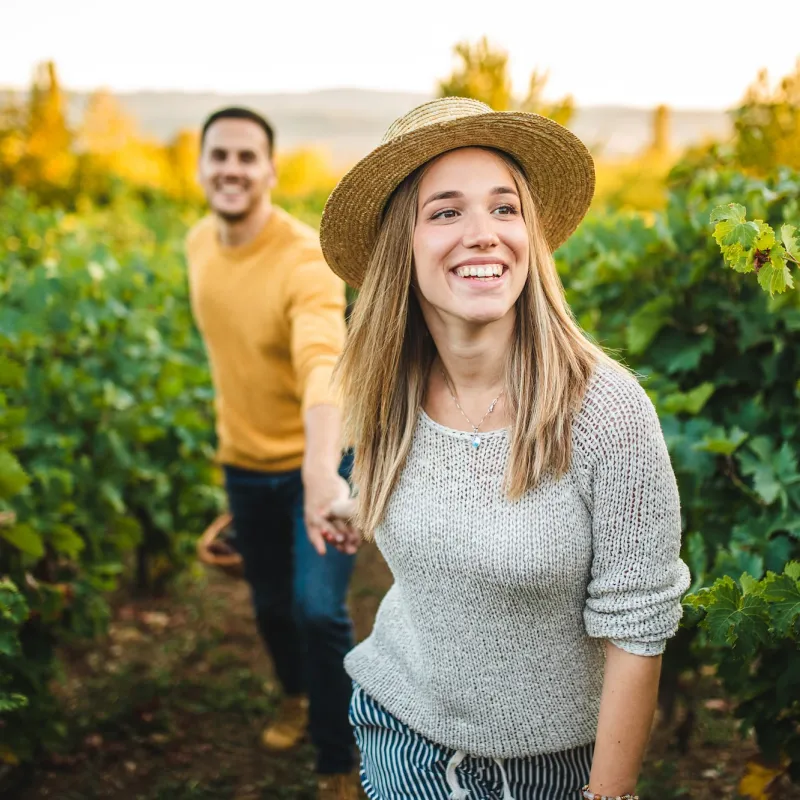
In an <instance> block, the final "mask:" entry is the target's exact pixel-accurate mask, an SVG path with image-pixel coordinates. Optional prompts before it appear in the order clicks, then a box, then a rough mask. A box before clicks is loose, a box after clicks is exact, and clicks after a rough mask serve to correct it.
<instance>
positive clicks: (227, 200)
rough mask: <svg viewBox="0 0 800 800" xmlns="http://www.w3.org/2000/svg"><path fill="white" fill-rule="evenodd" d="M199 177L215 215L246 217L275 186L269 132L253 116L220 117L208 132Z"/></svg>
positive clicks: (230, 218) (234, 218)
mask: <svg viewBox="0 0 800 800" xmlns="http://www.w3.org/2000/svg"><path fill="white" fill-rule="evenodd" d="M198 177H199V180H200V185H201V186H202V187H203V191H204V192H205V195H206V200H207V201H208V204H209V206H210V207H211V210H212V211H213V212H214V213H215V214H217V215H218V216H220V217H222V219H224V220H226V221H227V222H241V221H242V220H244V219H246V218H247V217H248V216H249V215H250V214H251V213H252V211H253V210H254V209H255V208H257V207H258V205H259V203H261V201H262V199H263V198H264V196H265V194H266V193H267V192H268V191H269V190H270V189H271V188H272V187H273V186H274V185H275V164H274V162H273V160H272V158H271V157H270V155H269V143H268V142H267V135H266V133H264V131H263V130H262V129H261V127H260V126H259V125H257V124H256V123H255V122H252V121H251V120H249V119H225V118H223V119H218V120H217V121H216V122H214V123H213V124H212V125H211V127H210V128H209V129H208V130H207V131H206V138H205V142H204V143H203V150H202V152H201V153H200V165H199V170H198Z"/></svg>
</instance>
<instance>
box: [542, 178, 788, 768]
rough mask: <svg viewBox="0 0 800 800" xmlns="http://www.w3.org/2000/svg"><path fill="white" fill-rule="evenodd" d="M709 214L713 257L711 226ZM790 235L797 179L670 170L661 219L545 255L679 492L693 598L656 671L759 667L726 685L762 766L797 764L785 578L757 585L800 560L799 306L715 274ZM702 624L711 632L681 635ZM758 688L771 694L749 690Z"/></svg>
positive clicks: (632, 218)
mask: <svg viewBox="0 0 800 800" xmlns="http://www.w3.org/2000/svg"><path fill="white" fill-rule="evenodd" d="M732 204H734V205H732ZM737 204H740V205H737ZM720 206H721V207H722V211H719V212H717V213H716V214H715V218H714V219H715V224H716V225H717V231H716V241H715V240H714V239H712V238H711V237H710V236H709V235H708V220H709V215H710V214H711V211H712V209H715V208H718V207H720ZM743 206H746V207H747V208H749V209H751V210H752V212H753V214H754V216H757V217H758V218H759V222H757V223H754V222H750V221H748V219H747V217H746V215H745V213H744V208H743ZM798 219H800V175H798V174H796V173H793V172H791V171H789V170H783V171H780V172H778V173H777V174H776V175H775V176H774V177H773V178H772V179H771V180H769V181H764V180H761V179H756V178H753V177H748V176H746V175H744V174H742V173H741V172H740V171H737V170H734V169H726V168H713V167H712V166H710V165H701V166H699V167H698V165H697V164H694V165H692V166H691V167H686V166H684V165H679V166H678V167H677V168H676V169H675V170H674V171H673V173H672V176H671V184H670V191H669V196H668V201H667V206H666V209H665V210H664V211H663V212H659V213H656V214H653V215H652V216H651V217H650V218H649V219H647V220H645V219H643V218H642V217H641V216H640V215H636V214H630V213H615V214H598V215H596V216H594V217H592V218H590V219H589V220H587V221H586V222H585V223H584V225H583V226H582V228H581V229H580V230H579V231H578V233H577V234H576V235H575V236H574V237H573V238H572V239H570V241H569V242H568V243H567V244H566V245H565V246H564V247H563V248H562V249H561V250H560V251H559V253H558V254H557V256H558V258H557V261H558V264H559V268H560V270H561V272H562V275H563V278H564V282H565V285H566V287H567V296H568V300H569V302H570V305H571V306H572V308H573V310H574V311H575V313H576V315H577V317H578V320H579V321H580V322H581V324H582V325H583V326H584V327H585V328H586V329H587V330H588V331H589V332H591V333H592V334H593V336H594V337H595V338H596V339H597V340H598V341H599V342H600V343H601V344H602V345H604V346H606V347H607V348H610V349H611V350H614V351H617V352H618V354H620V355H621V356H622V357H623V358H624V359H625V360H626V361H627V362H628V363H629V364H630V366H631V367H633V368H634V369H635V370H636V371H637V372H638V373H639V374H640V375H642V376H643V382H644V387H645V389H646V391H647V392H648V394H649V395H650V397H651V399H652V400H653V402H654V403H655V406H656V408H657V410H658V412H659V417H660V420H661V424H662V428H663V431H664V435H665V439H666V442H667V446H668V448H669V451H670V456H671V458H672V463H673V466H674V468H675V472H676V476H677V479H678V486H679V490H680V494H681V507H682V515H683V526H684V531H685V533H684V549H683V557H684V559H685V560H686V561H687V563H688V564H689V566H690V568H691V571H692V575H693V586H692V591H694V592H697V591H698V590H701V594H700V595H694V596H693V597H690V599H689V600H688V601H687V606H686V623H687V626H688V627H687V630H685V631H684V632H683V634H682V635H681V636H680V637H678V639H677V640H676V642H675V643H673V644H672V645H671V646H670V648H668V649H667V654H666V661H665V669H666V670H667V671H668V672H669V671H672V672H676V673H677V672H681V671H683V670H685V669H687V668H692V667H695V668H696V667H699V666H700V665H701V664H703V663H706V664H716V663H717V662H718V661H719V659H720V654H719V649H720V648H722V647H727V648H731V647H733V648H734V649H738V650H739V651H741V652H746V651H752V652H754V653H756V657H755V658H756V661H758V663H759V664H761V665H762V666H760V667H759V670H760V671H758V670H756V671H755V672H754V673H753V675H751V676H750V678H748V681H750V682H749V683H746V681H745V676H744V674H743V673H742V674H741V675H740V676H739V678H740V680H739V682H738V683H737V682H730V684H729V688H730V691H731V693H732V694H733V696H734V698H735V699H736V701H737V702H738V704H739V705H738V706H737V708H738V711H737V713H740V714H741V715H742V718H743V719H744V720H745V722H746V723H747V724H748V725H752V726H753V727H754V728H755V730H756V732H757V735H758V739H759V743H760V745H761V747H762V748H763V749H764V751H765V752H767V753H770V754H774V753H775V752H776V751H777V750H782V751H783V752H784V754H785V755H787V756H789V757H790V758H792V759H793V760H794V763H795V764H798V763H800V760H799V759H800V754H798V753H797V752H796V749H795V748H796V746H795V740H794V739H793V738H792V736H790V733H789V727H790V725H789V723H787V724H784V722H783V720H784V718H786V719H792V720H794V721H795V724H796V721H797V718H796V717H794V716H792V715H793V714H794V713H795V712H794V711H792V710H791V708H792V707H791V706H790V704H788V703H787V702H786V699H787V693H786V691H784V688H785V687H787V686H789V685H794V684H793V683H792V682H793V681H794V680H795V679H794V678H792V677H791V674H792V673H791V671H792V670H794V673H793V674H798V673H800V669H798V666H799V665H798V664H797V661H796V651H797V642H796V628H791V625H790V623H789V622H788V621H787V620H789V619H795V621H796V618H794V617H792V616H791V614H792V613H793V612H792V611H791V607H790V605H787V603H789V601H788V600H786V598H785V597H784V598H783V599H780V598H779V597H778V593H779V590H780V589H781V587H783V589H785V590H787V591H788V586H787V585H786V584H785V581H786V580H788V578H781V579H780V580H778V578H765V574H766V573H767V572H768V571H770V572H772V573H774V574H776V575H782V574H784V568H785V565H786V563H787V562H788V561H790V560H792V559H798V558H800V470H799V469H798V460H797V453H798V452H800V405H799V404H798V400H799V399H800V381H798V377H799V376H800V293H798V292H786V293H783V294H778V293H777V292H775V294H774V295H773V294H770V292H769V290H770V289H771V288H772V289H773V291H774V289H775V284H774V283H773V281H772V279H770V281H769V282H768V283H766V285H764V283H765V282H763V281H759V282H756V281H752V282H751V281H747V280H744V279H743V276H742V275H741V274H739V273H738V272H737V271H734V270H731V269H721V266H722V264H723V258H722V256H721V255H720V250H719V246H718V242H719V244H721V245H722V246H723V248H734V249H735V248H741V249H742V253H744V254H746V253H748V252H750V250H752V249H755V248H757V247H758V246H759V245H760V246H761V247H763V248H769V249H770V250H771V249H772V248H774V247H776V246H777V244H778V243H777V241H776V237H774V236H773V237H772V240H771V239H770V234H769V231H770V230H771V231H775V230H779V231H782V234H785V236H784V235H782V239H781V244H782V245H783V247H786V246H787V243H788V245H789V252H790V253H791V248H793V247H794V246H795V245H794V239H793V237H794V235H795V234H794V232H793V230H792V228H791V226H792V223H793V222H795V221H797V220H798ZM768 229H769V230H768ZM761 271H762V272H763V271H764V267H762V268H761ZM759 283H762V285H761V286H760V285H759ZM764 289H766V291H764ZM743 572H746V573H748V574H749V575H751V576H753V580H754V581H761V580H762V579H763V580H765V581H766V583H765V584H764V587H765V588H764V591H756V590H755V589H754V588H753V585H752V583H748V582H747V581H745V584H743V585H741V586H740V585H739V584H737V583H736V581H737V580H738V578H739V576H741V575H742V573H743ZM715 581H718V582H717V583H715ZM709 586H713V587H714V588H713V590H706V591H707V592H711V594H708V593H706V594H703V593H702V590H703V587H709ZM698 597H699V598H701V600H697V598H698ZM693 598H694V599H693ZM703 604H705V605H703ZM701 611H702V613H703V614H704V615H705V617H704V618H705V619H706V621H707V622H706V624H707V626H710V627H709V628H708V629H706V628H703V629H698V628H696V627H693V626H692V623H693V621H696V617H697V616H698V614H700V612H701ZM792 624H793V623H792ZM790 628H791V630H790ZM711 631H713V639H712V638H711V633H710V632H711ZM767 662H769V663H768V664H767ZM764 676H768V677H769V679H770V680H771V681H772V693H770V692H769V691H768V690H767V689H766V688H763V690H762V688H760V687H761V683H760V682H762V679H763V678H764ZM795 694H796V686H795ZM756 697H757V698H758V699H757V700H756V699H753V698H756ZM784 715H788V716H786V717H785V716H784ZM792 735H794V734H792ZM795 768H796V767H795Z"/></svg>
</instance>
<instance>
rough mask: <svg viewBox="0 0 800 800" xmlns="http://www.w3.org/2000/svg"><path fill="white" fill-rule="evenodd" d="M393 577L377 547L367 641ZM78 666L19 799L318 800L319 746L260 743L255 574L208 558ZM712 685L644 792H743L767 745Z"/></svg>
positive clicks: (264, 709) (369, 561)
mask: <svg viewBox="0 0 800 800" xmlns="http://www.w3.org/2000/svg"><path fill="white" fill-rule="evenodd" d="M389 584H390V578H389V574H388V570H387V568H386V566H385V564H384V563H383V561H382V559H381V557H380V555H379V554H378V553H377V551H376V550H375V548H374V547H372V546H366V547H364V548H363V550H362V552H361V553H360V555H359V561H358V567H357V570H356V576H355V578H354V581H353V588H352V592H351V608H352V612H353V617H354V621H355V626H356V632H357V636H358V637H359V638H363V637H364V636H365V635H367V634H368V633H369V630H370V627H371V625H372V620H373V618H374V615H375V611H376V609H377V607H378V603H379V602H380V599H381V597H382V596H383V593H384V592H385V590H386V588H387V587H388V586H389ZM64 660H65V663H66V676H65V679H64V681H63V682H62V683H61V684H60V685H59V686H58V693H59V695H60V696H61V698H62V700H63V703H64V704H65V707H66V708H67V711H68V717H69V721H70V725H71V727H72V729H73V733H72V737H71V743H70V746H69V747H68V748H67V749H66V750H65V752H63V753H61V754H59V755H56V756H53V757H52V758H51V759H50V760H49V761H48V762H46V763H41V764H38V765H36V768H35V770H34V772H33V775H32V776H31V778H30V780H29V781H28V782H27V785H26V786H25V787H24V788H18V789H16V790H14V791H13V792H12V793H11V794H6V795H4V796H5V797H7V798H8V800H12V798H13V799H14V800H44V799H45V798H48V799H50V798H52V799H55V798H57V800H101V799H102V800H112V799H113V800H212V798H213V800H281V799H285V800H289V799H290V798H291V800H313V798H314V777H313V773H312V763H313V756H312V752H311V750H310V747H308V746H304V747H302V748H300V749H299V750H298V751H297V752H295V753H293V754H291V755H290V756H282V757H274V756H270V755H268V754H266V753H264V752H263V751H262V750H261V749H260V748H259V746H258V735H259V732H260V730H261V728H262V727H263V725H264V722H265V720H267V719H268V718H269V716H270V713H271V711H272V709H273V708H274V704H275V701H276V699H277V691H276V687H275V686H274V684H273V682H272V678H271V671H270V664H269V660H268V659H267V657H266V656H265V654H264V652H263V650H262V648H261V645H260V643H259V640H258V638H257V635H256V632H255V628H254V624H253V617H252V612H251V608H250V603H249V595H248V591H247V588H246V586H245V584H244V583H243V582H241V581H237V580H235V579H232V578H230V577H227V576H225V575H223V574H222V573H220V572H217V571H215V570H213V569H206V568H203V567H199V566H198V569H197V572H196V574H195V575H194V576H193V577H192V578H191V579H187V580H185V581H184V582H183V583H182V585H180V586H177V587H175V589H174V591H173V592H172V593H171V594H170V595H169V596H167V597H164V598H160V599H148V600H143V601H136V602H132V601H130V600H129V599H127V600H126V601H124V602H120V603H119V604H117V605H116V606H115V609H114V621H113V624H112V626H111V629H110V631H109V635H108V637H107V638H106V639H105V640H104V641H103V642H102V643H100V644H98V643H95V644H94V645H93V646H92V648H91V649H90V650H86V651H76V650H73V651H70V652H67V653H65V654H64ZM707 683H708V688H707V691H706V692H705V694H704V697H703V700H702V702H701V703H700V704H699V707H698V709H697V711H698V723H697V725H696V726H695V729H694V731H693V734H692V738H691V743H690V747H689V750H688V752H687V753H686V754H684V755H681V754H679V753H677V752H676V751H675V749H674V748H673V746H672V742H673V741H674V739H675V737H674V735H673V731H672V730H668V729H666V727H665V726H663V725H658V724H657V725H656V729H655V731H654V737H653V742H652V745H651V748H650V755H649V757H648V759H647V763H646V765H645V770H644V774H643V778H642V782H641V784H640V794H641V796H642V798H643V800H647V799H648V798H659V800H664V798H667V799H669V798H692V800H711V798H715V800H718V799H719V798H729V799H732V798H736V797H738V795H737V793H736V786H737V784H738V781H739V778H740V777H741V775H742V772H743V770H744V768H745V764H746V762H747V761H748V759H749V758H751V757H752V756H754V755H755V748H754V745H753V743H752V742H750V741H741V740H740V739H739V738H738V737H737V736H736V734H735V726H734V722H733V720H732V718H731V715H730V710H729V708H728V706H727V704H726V703H725V702H724V701H723V700H722V699H721V698H720V697H719V696H718V692H716V691H715V685H714V682H713V679H711V678H708V679H707ZM774 796H775V797H781V798H798V797H800V792H795V791H794V790H792V789H791V788H789V787H788V786H783V787H782V788H781V789H780V790H778V791H777V792H776V793H775V794H774Z"/></svg>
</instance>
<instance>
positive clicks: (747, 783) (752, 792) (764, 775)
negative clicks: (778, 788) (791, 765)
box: [739, 761, 786, 800]
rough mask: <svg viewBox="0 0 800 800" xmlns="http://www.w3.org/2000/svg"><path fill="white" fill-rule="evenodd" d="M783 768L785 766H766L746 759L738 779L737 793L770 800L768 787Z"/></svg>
mask: <svg viewBox="0 0 800 800" xmlns="http://www.w3.org/2000/svg"><path fill="white" fill-rule="evenodd" d="M785 770H786V768H785V767H766V766H764V765H763V764H760V763H758V762H757V761H748V762H747V766H746V767H745V771H744V775H743V776H742V779H741V781H739V794H740V795H742V796H743V797H749V798H750V800H771V798H772V793H771V792H770V788H771V786H772V784H773V782H774V781H775V779H776V778H779V777H780V776H781V775H783V773H784V772H785Z"/></svg>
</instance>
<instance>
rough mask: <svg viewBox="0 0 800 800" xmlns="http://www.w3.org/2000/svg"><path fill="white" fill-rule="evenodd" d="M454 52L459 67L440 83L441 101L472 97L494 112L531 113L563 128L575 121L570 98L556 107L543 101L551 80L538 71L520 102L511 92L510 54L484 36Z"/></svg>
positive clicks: (555, 104)
mask: <svg viewBox="0 0 800 800" xmlns="http://www.w3.org/2000/svg"><path fill="white" fill-rule="evenodd" d="M453 52H454V54H455V55H456V57H457V58H458V59H459V60H460V63H459V65H458V66H457V67H456V69H455V70H454V71H453V74H452V75H451V76H450V77H449V78H447V79H446V80H444V81H440V82H439V96H440V97H471V98H473V99H475V100H480V101H482V102H484V103H486V104H487V105H489V106H491V107H492V108H493V109H494V110H495V111H512V110H515V109H518V110H521V111H529V112H532V113H534V114H541V115H542V116H545V117H550V118H551V119H554V120H555V121H556V122H559V123H561V124H562V125H566V124H568V123H569V121H570V119H572V114H573V111H574V103H573V100H572V98H571V97H569V96H567V97H564V98H562V99H561V100H559V101H557V102H555V103H547V102H545V101H544V99H543V97H542V95H543V94H544V88H545V86H546V85H547V78H548V76H547V73H542V72H539V71H538V70H534V71H533V73H532V74H531V77H530V81H529V83H528V93H527V95H526V96H525V98H524V99H523V100H522V101H520V102H517V101H516V100H515V99H514V96H513V93H512V88H511V75H510V72H509V66H508V53H506V52H505V50H501V49H499V48H496V47H492V45H491V44H490V43H489V40H488V39H487V38H486V37H485V36H484V37H483V38H482V39H480V40H479V41H478V42H477V43H476V44H470V43H469V42H460V43H459V44H457V45H456V46H455V47H454V48H453Z"/></svg>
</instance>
